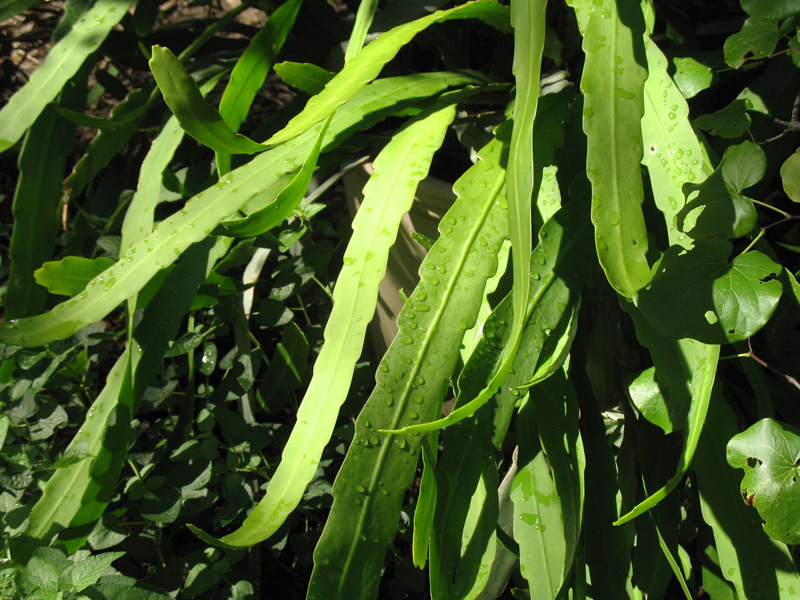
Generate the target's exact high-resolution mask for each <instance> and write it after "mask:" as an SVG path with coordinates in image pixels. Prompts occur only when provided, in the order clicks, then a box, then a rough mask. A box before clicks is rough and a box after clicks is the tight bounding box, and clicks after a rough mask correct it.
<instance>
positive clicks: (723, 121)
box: [694, 99, 753, 138]
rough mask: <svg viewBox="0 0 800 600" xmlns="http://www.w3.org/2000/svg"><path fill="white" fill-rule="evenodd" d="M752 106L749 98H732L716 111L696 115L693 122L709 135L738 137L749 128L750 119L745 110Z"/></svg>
mask: <svg viewBox="0 0 800 600" xmlns="http://www.w3.org/2000/svg"><path fill="white" fill-rule="evenodd" d="M752 108H753V104H752V103H751V102H750V101H749V100H746V99H745V100H734V101H733V102H731V103H730V104H729V105H728V106H726V107H725V108H721V109H720V110H718V111H717V112H714V113H711V114H708V115H701V116H699V117H697V118H696V119H695V120H694V124H695V125H696V126H697V127H698V128H700V129H702V130H703V131H708V132H709V133H710V134H711V135H718V136H719V137H722V138H738V137H741V136H742V135H743V134H744V132H745V131H747V130H748V129H750V123H751V119H750V115H748V114H747V111H748V110H749V109H752Z"/></svg>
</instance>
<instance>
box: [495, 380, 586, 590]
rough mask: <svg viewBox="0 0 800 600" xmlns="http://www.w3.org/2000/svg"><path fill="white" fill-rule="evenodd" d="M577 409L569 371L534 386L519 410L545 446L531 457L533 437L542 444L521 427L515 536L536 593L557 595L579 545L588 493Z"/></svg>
mask: <svg viewBox="0 0 800 600" xmlns="http://www.w3.org/2000/svg"><path fill="white" fill-rule="evenodd" d="M526 412H527V414H526ZM578 415H579V410H578V399H577V396H576V394H575V389H574V388H573V386H572V384H571V383H570V381H569V379H568V378H567V374H566V373H565V372H564V371H559V372H557V373H555V374H554V375H553V376H552V377H551V378H549V379H548V380H547V381H545V382H543V383H542V384H541V385H539V386H538V387H536V388H534V390H532V393H531V398H530V399H529V400H528V404H527V405H526V406H525V407H523V409H522V410H521V411H520V420H522V422H523V423H524V420H525V419H526V418H527V419H533V420H534V421H535V423H536V426H537V431H538V438H539V442H540V443H541V450H542V451H543V452H544V455H542V454H541V453H539V454H538V455H537V456H535V458H534V459H533V461H532V462H527V461H526V457H527V459H528V460H530V456H531V450H530V449H526V448H525V447H526V445H528V444H531V443H533V444H534V449H533V451H534V453H536V452H537V450H536V448H535V446H536V445H538V444H537V443H536V442H535V441H533V440H531V438H530V436H529V435H526V434H525V433H523V431H522V430H521V431H520V434H521V435H520V436H519V438H518V439H519V444H520V458H519V461H520V473H519V474H518V475H517V477H516V478H515V481H514V483H515V488H514V489H512V496H511V498H512V500H514V512H515V515H516V516H517V520H516V521H515V523H516V525H515V528H514V533H515V536H514V537H515V538H516V540H517V541H518V542H519V545H520V561H521V569H522V570H523V575H524V577H525V578H526V579H527V580H528V582H529V588H530V592H531V598H541V599H547V600H551V599H553V598H556V596H557V595H558V593H559V592H560V591H561V589H562V587H563V586H564V584H565V583H566V580H567V576H568V575H569V572H570V570H571V569H572V564H573V561H574V559H575V554H576V551H577V548H578V544H579V540H580V535H581V515H582V511H583V497H584V494H583V466H584V460H583V445H582V443H581V439H580V431H579V430H578ZM517 422H518V423H520V421H517ZM528 426H529V425H528ZM545 456H546V461H545V460H544V457H545Z"/></svg>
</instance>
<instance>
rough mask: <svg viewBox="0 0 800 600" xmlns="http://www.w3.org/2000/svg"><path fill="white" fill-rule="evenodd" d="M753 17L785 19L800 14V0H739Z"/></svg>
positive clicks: (745, 10)
mask: <svg viewBox="0 0 800 600" xmlns="http://www.w3.org/2000/svg"><path fill="white" fill-rule="evenodd" d="M739 3H740V4H741V5H742V9H743V10H744V12H746V13H747V14H748V15H750V16H751V17H768V18H772V19H785V18H786V17H792V16H794V15H797V14H800V0H739Z"/></svg>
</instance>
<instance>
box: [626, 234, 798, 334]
mask: <svg viewBox="0 0 800 600" xmlns="http://www.w3.org/2000/svg"><path fill="white" fill-rule="evenodd" d="M730 252H731V245H730V243H729V242H727V241H725V240H720V239H711V240H697V241H696V242H695V247H694V248H693V249H691V250H684V249H683V248H680V247H676V246H673V247H672V248H670V249H669V250H667V252H666V254H665V255H664V258H663V260H662V261H661V265H660V266H659V269H658V273H657V275H656V276H655V277H654V278H653V282H652V284H651V285H650V287H649V288H648V289H647V290H645V291H643V292H642V294H641V302H640V304H639V306H640V308H641V309H642V312H643V314H644V316H645V318H646V319H647V321H648V322H649V323H650V324H651V325H652V326H653V327H655V329H656V330H658V331H659V333H661V334H662V335H664V336H666V337H668V338H672V339H681V338H685V337H688V338H692V339H695V340H699V341H701V342H704V343H707V344H725V343H731V342H736V341H739V340H744V339H747V338H749V337H750V336H751V335H753V334H754V333H755V332H756V331H758V330H759V329H761V327H763V326H764V324H765V323H766V322H767V321H768V320H769V318H770V317H771V316H772V313H773V312H774V311H775V308H776V306H777V305H778V300H779V299H780V297H781V293H782V290H783V285H782V284H781V282H780V281H778V279H777V277H778V275H779V274H780V272H781V266H780V265H778V264H776V263H774V262H773V261H772V260H771V259H770V258H768V257H767V256H766V255H764V254H762V253H761V252H758V251H757V250H753V251H750V252H748V253H747V254H742V255H739V256H737V257H736V258H734V259H733V261H731V262H730V263H729V262H728V257H729V256H730Z"/></svg>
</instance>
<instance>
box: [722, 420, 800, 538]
mask: <svg viewBox="0 0 800 600" xmlns="http://www.w3.org/2000/svg"><path fill="white" fill-rule="evenodd" d="M727 455H728V464H729V465H731V466H732V467H736V468H739V469H744V477H743V478H742V484H741V486H740V489H741V491H742V497H743V498H744V501H745V502H746V503H747V504H749V505H751V506H755V507H756V510H758V514H759V515H761V518H762V519H764V521H766V522H765V523H764V531H765V532H766V533H767V535H769V536H770V537H771V538H774V539H776V540H779V541H781V542H784V543H785V544H797V543H800V519H798V518H797V506H798V504H800V483H798V481H797V480H798V477H800V430H798V429H796V428H794V427H791V426H790V425H784V424H783V423H780V422H778V421H774V420H773V419H762V420H760V421H759V422H758V423H756V424H755V425H753V426H752V427H750V428H749V429H747V430H746V431H743V432H742V433H740V434H738V435H735V436H734V437H732V438H731V440H730V442H728V449H727Z"/></svg>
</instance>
